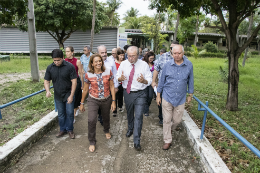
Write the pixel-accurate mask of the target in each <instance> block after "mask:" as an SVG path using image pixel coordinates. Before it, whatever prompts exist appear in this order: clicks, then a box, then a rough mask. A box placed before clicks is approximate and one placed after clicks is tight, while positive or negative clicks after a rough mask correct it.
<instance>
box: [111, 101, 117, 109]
mask: <svg viewBox="0 0 260 173" xmlns="http://www.w3.org/2000/svg"><path fill="white" fill-rule="evenodd" d="M115 110H116V102H115V101H112V104H111V111H115Z"/></svg>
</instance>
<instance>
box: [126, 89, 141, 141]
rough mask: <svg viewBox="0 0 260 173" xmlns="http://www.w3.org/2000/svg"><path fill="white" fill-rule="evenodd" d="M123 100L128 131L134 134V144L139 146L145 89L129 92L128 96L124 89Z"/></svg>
mask: <svg viewBox="0 0 260 173" xmlns="http://www.w3.org/2000/svg"><path fill="white" fill-rule="evenodd" d="M124 100H125V106H126V110H127V120H128V130H129V131H133V133H134V135H133V136H134V143H135V144H140V137H141V130H142V125H143V113H144V106H145V102H146V89H144V90H140V91H138V92H130V94H128V93H127V92H126V90H125V89H124Z"/></svg>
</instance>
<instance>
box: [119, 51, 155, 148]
mask: <svg viewBox="0 0 260 173" xmlns="http://www.w3.org/2000/svg"><path fill="white" fill-rule="evenodd" d="M138 54H139V51H138V48H137V47H136V46H131V47H129V48H128V49H127V57H128V59H127V60H126V61H123V62H122V63H121V65H120V66H119V68H118V71H117V75H116V78H117V79H118V81H119V82H122V86H123V88H124V100H125V106H126V110H127V120H128V131H127V133H126V137H130V136H131V135H132V134H134V147H135V149H136V150H138V151H140V150H141V145H140V137H141V130H142V124H143V113H144V106H145V102H146V97H147V96H146V88H147V86H149V85H150V84H151V83H152V74H151V71H150V69H149V66H148V64H147V63H146V62H144V61H142V60H140V59H138Z"/></svg>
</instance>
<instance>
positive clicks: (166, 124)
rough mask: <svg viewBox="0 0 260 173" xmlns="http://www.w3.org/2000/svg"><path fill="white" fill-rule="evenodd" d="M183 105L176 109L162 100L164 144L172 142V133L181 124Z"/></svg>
mask: <svg viewBox="0 0 260 173" xmlns="http://www.w3.org/2000/svg"><path fill="white" fill-rule="evenodd" d="M184 106H185V103H183V104H182V105H179V106H177V107H174V106H172V104H171V103H169V102H167V101H166V100H164V99H163V98H162V113H163V140H164V142H165V143H171V142H172V132H171V130H172V129H173V130H175V129H176V127H177V125H178V124H179V123H180V122H181V120H182V116H183V112H184Z"/></svg>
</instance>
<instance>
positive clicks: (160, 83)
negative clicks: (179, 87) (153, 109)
mask: <svg viewBox="0 0 260 173" xmlns="http://www.w3.org/2000/svg"><path fill="white" fill-rule="evenodd" d="M166 69H167V68H163V71H162V76H161V78H160V80H159V84H158V88H157V97H156V102H157V105H160V104H161V102H162V101H161V93H162V91H163V86H164V83H165V74H166Z"/></svg>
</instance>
